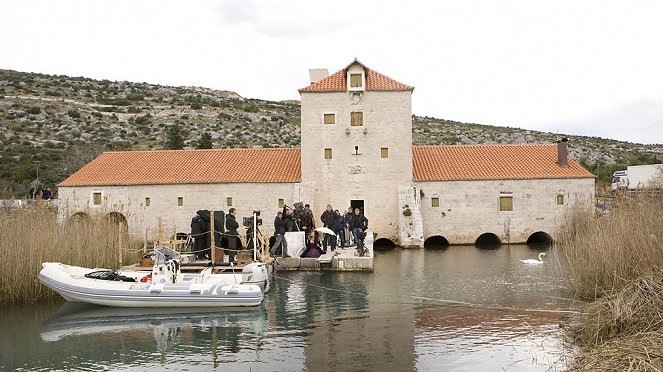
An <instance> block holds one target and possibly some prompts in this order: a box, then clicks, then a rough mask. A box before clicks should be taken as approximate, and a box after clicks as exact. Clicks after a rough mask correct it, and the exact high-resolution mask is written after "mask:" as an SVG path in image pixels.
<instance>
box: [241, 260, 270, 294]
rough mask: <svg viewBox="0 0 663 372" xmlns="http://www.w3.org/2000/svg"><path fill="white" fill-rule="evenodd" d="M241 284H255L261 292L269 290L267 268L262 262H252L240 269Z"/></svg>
mask: <svg viewBox="0 0 663 372" xmlns="http://www.w3.org/2000/svg"><path fill="white" fill-rule="evenodd" d="M242 284H256V285H258V286H259V287H260V289H261V290H262V291H263V292H267V291H268V290H269V276H268V275H267V267H265V264H264V263H262V262H252V263H250V264H248V265H246V266H244V268H243V269H242Z"/></svg>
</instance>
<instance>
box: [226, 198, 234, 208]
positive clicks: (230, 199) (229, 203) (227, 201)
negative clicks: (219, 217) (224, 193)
mask: <svg viewBox="0 0 663 372" xmlns="http://www.w3.org/2000/svg"><path fill="white" fill-rule="evenodd" d="M226 205H227V206H228V207H232V206H233V197H232V196H228V197H226Z"/></svg>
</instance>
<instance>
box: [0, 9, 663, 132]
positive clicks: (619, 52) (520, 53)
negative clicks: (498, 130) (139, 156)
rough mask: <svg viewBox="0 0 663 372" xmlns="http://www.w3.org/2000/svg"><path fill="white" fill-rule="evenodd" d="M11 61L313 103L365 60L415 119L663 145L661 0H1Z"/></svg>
mask: <svg viewBox="0 0 663 372" xmlns="http://www.w3.org/2000/svg"><path fill="white" fill-rule="evenodd" d="M0 9H2V21H1V22H0V35H2V43H1V44H0V45H1V46H0V47H1V48H2V49H1V52H0V68H5V69H13V70H19V71H31V72H41V73H48V74H63V75H70V76H85V77H91V78H97V79H110V80H128V81H137V82H143V81H144V82H150V83H158V84H167V85H178V86H179V85H187V86H190V85H196V86H203V87H210V88H215V89H223V90H231V91H234V92H237V93H238V94H240V95H242V96H244V97H251V98H262V99H269V100H283V99H299V94H298V93H297V89H298V88H302V87H304V86H306V85H307V84H308V69H309V68H328V69H329V71H330V73H333V72H335V71H338V70H340V69H342V68H343V67H345V66H346V65H347V64H349V63H350V62H351V61H352V60H353V59H354V58H357V59H358V60H359V61H361V62H363V63H364V64H365V65H367V66H368V67H369V68H372V69H374V70H376V71H378V72H381V73H383V74H385V75H387V76H389V77H391V78H394V79H396V80H398V81H400V82H403V83H406V84H409V85H413V86H415V91H414V95H413V113H414V114H416V115H421V116H433V117H437V118H444V119H451V120H457V121H462V122H474V123H481V124H490V125H500V126H511V127H520V128H527V129H534V130H542V131H546V132H553V133H565V134H572V135H573V134H575V135H591V136H599V137H605V138H613V139H618V140H625V141H630V142H639V143H659V144H660V143H663V23H662V22H661V20H662V19H663V1H658V0H652V1H640V0H632V1H611V0H601V1H593V0H591V1H590V0H583V1H578V0H571V1H564V0H562V1H546V2H544V1H531V0H518V1H502V0H475V1H472V0H469V1H430V0H428V1H418V0H410V1H387V0H380V1H373V0H370V1H357V0H353V1H347V0H330V1H319V0H306V1H294V0H279V1H267V0H264V1H258V0H235V1H231V0H218V1H200V0H196V1H164V0H159V1H144V0H128V1H125V0H113V1H110V0H108V1H91V0H85V1H59V0H45V1H32V0H8V1H5V2H3V4H2V6H1V7H0Z"/></svg>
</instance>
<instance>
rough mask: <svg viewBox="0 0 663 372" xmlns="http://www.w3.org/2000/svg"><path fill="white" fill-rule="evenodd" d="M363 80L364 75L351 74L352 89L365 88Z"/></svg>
mask: <svg viewBox="0 0 663 372" xmlns="http://www.w3.org/2000/svg"><path fill="white" fill-rule="evenodd" d="M362 80H363V79H362V74H350V88H362V87H363V86H364V84H363V81H362Z"/></svg>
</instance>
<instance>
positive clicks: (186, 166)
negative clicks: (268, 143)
mask: <svg viewBox="0 0 663 372" xmlns="http://www.w3.org/2000/svg"><path fill="white" fill-rule="evenodd" d="M300 153H301V151H300V149H298V148H278V149H223V150H155V151H122V152H105V153H103V154H101V155H100V156H99V157H97V158H96V159H94V160H93V161H92V162H90V163H89V164H87V165H86V166H84V167H83V168H81V169H80V170H79V171H78V172H76V173H74V174H73V175H71V176H70V177H69V178H67V179H66V180H64V181H62V183H60V185H59V186H102V185H150V184H190V183H237V182H299V181H300V179H301V157H300Z"/></svg>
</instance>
